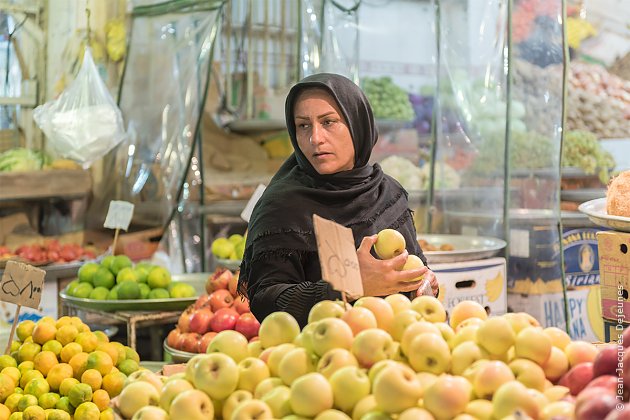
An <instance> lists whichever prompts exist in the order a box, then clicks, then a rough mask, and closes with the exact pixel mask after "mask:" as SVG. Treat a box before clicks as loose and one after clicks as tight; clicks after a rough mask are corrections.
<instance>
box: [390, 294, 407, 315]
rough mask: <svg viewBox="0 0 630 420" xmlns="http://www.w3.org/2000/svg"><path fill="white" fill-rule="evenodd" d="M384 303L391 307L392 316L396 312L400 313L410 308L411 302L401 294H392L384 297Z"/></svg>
mask: <svg viewBox="0 0 630 420" xmlns="http://www.w3.org/2000/svg"><path fill="white" fill-rule="evenodd" d="M385 302H387V303H389V306H391V307H392V310H393V311H394V314H397V313H398V312H402V311H404V310H406V309H409V308H410V307H411V301H410V300H409V298H408V297H407V296H405V295H403V294H402V293H394V294H392V295H389V296H386V297H385Z"/></svg>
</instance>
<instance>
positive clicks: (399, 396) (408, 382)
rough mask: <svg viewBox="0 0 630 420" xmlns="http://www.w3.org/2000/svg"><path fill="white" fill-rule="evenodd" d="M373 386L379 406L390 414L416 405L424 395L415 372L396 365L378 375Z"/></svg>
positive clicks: (373, 392)
mask: <svg viewBox="0 0 630 420" xmlns="http://www.w3.org/2000/svg"><path fill="white" fill-rule="evenodd" d="M372 388H373V389H372V394H374V398H376V404H377V405H378V407H379V408H380V409H381V410H383V411H385V412H387V413H390V414H397V413H400V412H401V411H404V410H406V409H408V408H411V407H414V406H416V404H417V402H418V399H419V398H420V396H421V395H422V384H421V383H420V381H419V380H418V378H417V377H416V375H415V373H414V372H410V371H409V370H408V369H403V368H401V367H399V366H394V365H392V366H386V367H384V368H383V369H382V370H381V371H380V372H379V373H378V374H377V375H376V377H375V378H374V384H373V387H372Z"/></svg>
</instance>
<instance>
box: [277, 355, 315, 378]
mask: <svg viewBox="0 0 630 420" xmlns="http://www.w3.org/2000/svg"><path fill="white" fill-rule="evenodd" d="M318 361H319V360H318V358H317V356H316V355H314V354H313V353H310V352H309V351H308V350H306V349H305V348H303V347H296V348H294V349H293V350H291V351H289V352H288V353H287V354H285V355H284V357H283V358H282V360H281V361H280V364H279V365H278V376H279V377H280V379H282V382H284V383H285V384H286V385H291V384H292V383H293V381H294V380H296V379H297V378H299V377H300V376H303V375H306V374H307V373H310V372H315V369H316V368H317V362H318Z"/></svg>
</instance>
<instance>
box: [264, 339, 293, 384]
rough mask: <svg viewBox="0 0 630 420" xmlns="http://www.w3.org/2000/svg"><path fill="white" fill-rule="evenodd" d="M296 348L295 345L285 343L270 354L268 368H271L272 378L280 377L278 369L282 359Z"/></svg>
mask: <svg viewBox="0 0 630 420" xmlns="http://www.w3.org/2000/svg"><path fill="white" fill-rule="evenodd" d="M294 348H295V344H293V343H284V344H280V345H279V346H277V347H274V348H273V350H272V351H271V354H269V359H268V360H267V366H268V367H269V373H270V374H271V376H278V368H279V367H280V362H281V361H282V358H283V357H284V356H285V355H286V354H287V353H288V352H290V351H291V350H293V349H294Z"/></svg>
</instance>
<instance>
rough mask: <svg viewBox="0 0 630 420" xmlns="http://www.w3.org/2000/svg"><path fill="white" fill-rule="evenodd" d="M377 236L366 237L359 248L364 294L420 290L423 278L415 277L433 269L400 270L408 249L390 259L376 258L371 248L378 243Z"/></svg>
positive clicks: (387, 293) (376, 294)
mask: <svg viewBox="0 0 630 420" xmlns="http://www.w3.org/2000/svg"><path fill="white" fill-rule="evenodd" d="M376 238H377V235H372V236H366V237H364V238H363V240H362V241H361V245H360V246H359V249H358V250H357V258H358V260H359V269H360V271H361V279H362V281H363V295H364V296H386V295H391V294H394V293H398V292H412V291H416V290H418V287H420V285H421V284H422V282H423V279H420V280H414V279H416V278H418V277H421V276H423V275H425V274H426V273H431V271H429V269H428V268H426V267H421V268H415V269H412V270H405V271H399V270H401V269H402V268H403V266H404V265H405V261H406V260H407V256H408V253H407V251H404V252H403V253H402V254H400V255H398V256H396V257H394V258H391V259H389V260H379V259H376V258H374V257H373V256H372V254H370V250H371V249H372V246H374V244H375V243H376ZM433 277H435V276H433ZM436 284H437V281H436Z"/></svg>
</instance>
